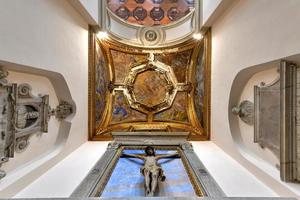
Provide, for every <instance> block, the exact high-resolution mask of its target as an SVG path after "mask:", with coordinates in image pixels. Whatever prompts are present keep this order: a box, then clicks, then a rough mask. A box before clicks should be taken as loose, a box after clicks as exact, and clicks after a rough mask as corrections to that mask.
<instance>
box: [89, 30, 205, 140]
mask: <svg viewBox="0 0 300 200" xmlns="http://www.w3.org/2000/svg"><path fill="white" fill-rule="evenodd" d="M92 29H93V28H92V27H90V29H89V88H88V91H89V101H88V102H89V103H88V112H89V114H88V131H89V140H93V141H103V140H104V141H107V140H111V139H112V137H111V134H110V133H111V132H112V131H117V130H118V131H120V130H121V131H147V130H148V131H166V132H167V133H166V134H171V132H172V130H173V129H174V130H182V131H188V132H190V135H189V138H188V139H189V140H194V141H199V140H209V139H210V112H211V107H210V98H211V97H210V88H211V67H210V66H211V32H210V30H208V31H207V32H206V33H205V35H204V37H203V39H202V40H200V41H197V40H194V39H190V40H188V41H186V42H183V43H182V44H178V45H174V46H170V47H168V48H166V47H165V48H141V47H134V46H129V45H124V44H122V43H119V42H118V41H115V40H113V39H111V38H110V39H106V40H101V41H100V40H99V39H97V38H96V34H95V33H94V32H93V30H92ZM96 43H98V44H96ZM96 45H99V46H100V48H101V50H102V54H103V56H104V60H105V63H106V65H107V67H108V77H109V79H108V80H109V81H110V82H112V83H114V81H115V80H114V74H113V72H114V66H113V58H112V56H111V53H110V51H111V50H116V51H119V52H123V53H130V54H136V55H141V54H142V55H145V54H150V53H153V54H159V53H175V52H181V51H186V50H189V49H193V52H192V55H191V59H190V65H189V66H188V69H187V70H188V75H187V76H188V77H187V80H186V83H188V82H191V83H192V85H194V84H195V69H196V66H197V61H198V60H197V58H198V56H199V52H200V48H204V60H205V61H204V63H205V66H204V70H205V75H204V77H205V83H204V87H205V89H204V105H203V124H204V126H203V127H202V126H201V124H200V123H199V120H198V119H197V116H196V113H195V109H194V89H195V88H194V87H192V91H191V92H186V94H187V96H188V98H187V100H188V102H187V104H188V105H187V110H188V118H189V122H190V123H184V122H175V121H172V122H171V121H158V120H154V121H150V122H148V121H130V122H128V121H127V122H123V123H114V124H111V122H110V120H111V115H112V102H113V95H112V93H109V92H108V94H109V95H107V96H106V101H107V105H106V107H105V110H104V112H103V114H102V118H101V122H100V123H99V124H98V126H97V125H96V123H95V109H94V108H95V84H94V82H95V64H96V61H95V54H96V52H95V49H96Z"/></svg>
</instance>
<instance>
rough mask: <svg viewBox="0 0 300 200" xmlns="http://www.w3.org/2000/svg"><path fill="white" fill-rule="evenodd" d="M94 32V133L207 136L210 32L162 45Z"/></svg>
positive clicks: (94, 136)
mask: <svg viewBox="0 0 300 200" xmlns="http://www.w3.org/2000/svg"><path fill="white" fill-rule="evenodd" d="M90 37H91V38H90V43H91V44H90V45H91V46H92V47H93V51H92V53H90V59H92V61H90V69H89V74H90V79H89V80H90V82H89V90H90V97H89V113H90V114H89V116H90V117H89V130H90V139H92V140H106V139H110V138H111V132H113V131H166V132H168V131H188V132H190V137H189V138H190V139H191V140H206V139H208V138H209V123H210V122H209V112H210V111H209V108H210V106H209V94H210V93H209V92H210V91H209V86H210V84H209V82H210V70H209V67H208V64H209V63H208V62H207V61H209V59H204V58H205V57H207V55H208V52H209V51H208V48H207V47H205V45H208V44H209V43H208V41H209V39H208V37H206V38H204V39H203V40H201V41H195V40H191V41H189V42H187V43H185V44H183V45H180V46H174V47H170V48H168V49H159V50H158V49H156V50H154V49H153V50H151V49H139V48H134V47H130V46H126V47H124V45H120V44H119V43H118V42H116V41H114V40H111V39H109V40H101V41H100V40H97V39H95V36H94V35H93V34H91V36H90Z"/></svg>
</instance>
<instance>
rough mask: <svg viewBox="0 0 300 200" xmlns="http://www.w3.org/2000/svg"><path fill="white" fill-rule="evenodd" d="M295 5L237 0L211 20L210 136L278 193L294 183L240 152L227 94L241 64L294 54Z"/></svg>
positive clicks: (294, 189)
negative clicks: (234, 133)
mask: <svg viewBox="0 0 300 200" xmlns="http://www.w3.org/2000/svg"><path fill="white" fill-rule="evenodd" d="M299 8H300V1H298V0H285V1H282V0H255V1H254V0H236V1H235V2H234V3H233V4H232V5H231V7H230V8H229V9H227V11H226V12H225V13H224V14H223V15H222V16H221V17H219V18H218V20H217V21H216V22H215V23H214V24H213V26H212V102H211V104H212V105H211V108H212V113H211V114H212V116H211V117H212V122H213V123H212V140H213V142H215V143H216V144H217V145H218V146H219V147H221V148H222V149H223V150H225V151H226V152H227V153H228V154H229V155H230V156H232V157H233V158H234V159H236V160H237V161H238V162H239V163H241V164H242V165H243V166H244V167H246V168H247V169H248V170H249V171H250V172H251V173H253V174H254V175H255V176H256V177H258V178H259V179H260V181H262V182H263V183H264V184H266V185H267V186H269V187H270V188H272V189H273V190H274V191H275V192H276V193H277V194H279V195H281V196H296V195H299V194H300V193H299V191H300V190H299V186H298V185H295V184H285V183H282V182H281V181H280V180H279V177H278V175H279V173H277V172H274V171H273V172H274V173H273V172H272V173H271V172H270V171H272V169H271V170H269V168H268V167H267V166H265V167H258V165H259V161H257V160H255V159H254V160H255V161H254V160H253V162H250V161H249V160H250V158H247V159H246V158H245V157H243V156H242V155H241V153H240V151H239V150H238V147H237V145H236V143H235V142H234V141H233V138H232V134H233V133H231V132H230V127H229V118H228V114H229V113H228V111H229V109H228V105H229V94H230V89H231V85H232V82H233V80H234V78H235V76H236V75H237V73H238V72H239V71H241V70H242V69H245V68H247V67H251V66H254V65H259V64H262V63H267V62H269V61H272V60H277V59H280V58H284V57H287V56H291V55H295V54H299V52H300V42H299V35H300V27H299V26H298V24H299V21H300V12H299Z"/></svg>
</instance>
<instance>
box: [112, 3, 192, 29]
mask: <svg viewBox="0 0 300 200" xmlns="http://www.w3.org/2000/svg"><path fill="white" fill-rule="evenodd" d="M194 7H195V3H194V0H107V8H108V9H109V10H110V11H111V12H113V13H114V14H115V15H116V16H117V17H119V19H121V20H123V21H125V22H127V23H130V24H136V25H143V26H157V25H168V24H169V23H173V22H176V21H178V20H180V19H181V18H183V17H185V16H187V15H188V14H189V13H190V12H191V11H192V10H193V8H194Z"/></svg>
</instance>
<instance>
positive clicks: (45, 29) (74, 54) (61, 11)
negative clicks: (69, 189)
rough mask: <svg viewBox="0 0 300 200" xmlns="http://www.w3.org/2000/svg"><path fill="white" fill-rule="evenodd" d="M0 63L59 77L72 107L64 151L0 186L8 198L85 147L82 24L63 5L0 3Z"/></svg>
mask: <svg viewBox="0 0 300 200" xmlns="http://www.w3.org/2000/svg"><path fill="white" fill-rule="evenodd" d="M0 61H5V62H10V63H16V64H20V65H25V66H30V67H33V68H37V69H43V70H49V71H54V72H58V73H60V74H61V75H63V76H64V78H65V80H66V82H67V84H68V86H69V89H70V92H71V95H72V98H73V100H74V101H75V104H76V115H75V116H74V118H72V121H71V123H72V126H71V130H70V135H69V137H68V139H67V141H66V143H65V145H64V146H61V147H60V148H56V149H55V151H52V152H51V155H50V153H49V154H46V155H44V156H43V157H42V158H41V159H40V160H39V162H38V163H37V162H35V164H34V165H33V163H29V164H28V165H27V166H26V168H24V169H23V171H22V169H20V170H17V171H15V170H14V174H11V173H8V175H7V177H6V178H5V179H3V180H1V182H0V188H1V191H0V197H11V196H13V195H14V194H16V193H17V192H18V191H20V190H21V189H23V188H24V187H25V186H27V185H28V184H30V183H31V182H32V181H34V180H35V179H36V178H38V177H39V176H40V175H41V174H43V173H44V172H45V171H47V170H48V169H49V168H51V167H52V166H54V165H55V164H56V163H58V162H59V161H60V160H61V159H63V158H64V157H65V156H67V155H68V154H69V153H70V152H72V151H73V150H74V149H76V148H77V147H79V146H80V145H81V144H82V143H84V142H86V141H87V116H88V115H87V105H88V24H87V23H86V22H85V21H84V19H83V17H82V16H81V15H80V14H79V13H78V12H77V11H76V10H75V9H74V8H73V6H71V5H70V4H69V3H68V1H65V0H26V1H22V0H0ZM36 81H37V82H38V80H37V79H36ZM54 134H55V133H54ZM50 143H51V142H50ZM37 151H38V150H37ZM24 159H25V158H24ZM28 159H29V160H30V159H32V156H31V157H28ZM45 187H46V186H45Z"/></svg>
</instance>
